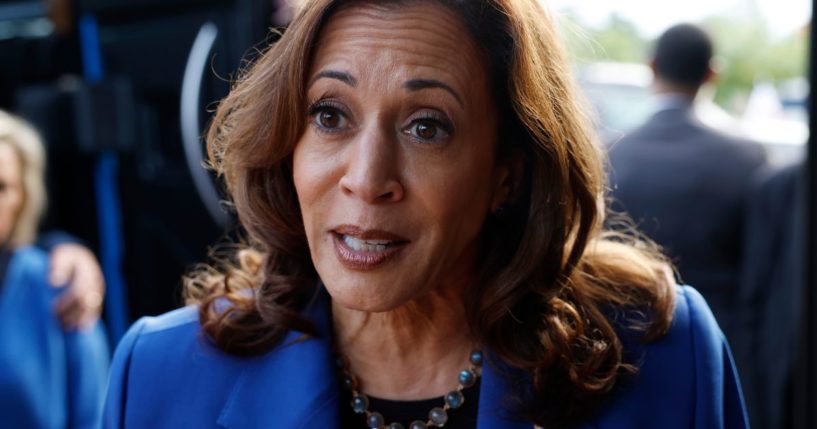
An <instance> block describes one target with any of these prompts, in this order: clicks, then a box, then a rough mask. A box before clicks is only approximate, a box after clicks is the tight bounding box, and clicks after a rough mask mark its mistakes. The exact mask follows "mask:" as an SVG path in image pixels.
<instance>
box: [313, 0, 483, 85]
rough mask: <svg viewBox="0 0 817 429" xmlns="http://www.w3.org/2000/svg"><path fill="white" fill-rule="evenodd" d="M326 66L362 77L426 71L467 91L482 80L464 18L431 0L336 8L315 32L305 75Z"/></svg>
mask: <svg viewBox="0 0 817 429" xmlns="http://www.w3.org/2000/svg"><path fill="white" fill-rule="evenodd" d="M327 68H329V69H337V70H343V71H348V72H350V73H352V74H353V75H355V76H358V77H359V78H360V79H362V80H367V78H371V77H375V78H377V79H378V80H380V79H383V78H386V79H394V80H402V79H407V78H411V77H414V78H416V77H418V76H417V75H418V74H419V75H428V76H427V77H435V78H440V79H443V80H444V81H445V82H446V83H449V84H450V85H452V86H456V87H458V89H460V90H461V91H464V92H466V93H467V90H468V89H470V88H473V86H474V85H485V84H486V82H487V78H486V74H487V73H486V67H485V63H484V60H483V58H482V54H481V51H480V49H479V47H478V46H477V44H476V42H475V41H474V40H473V38H472V37H471V35H470V34H469V32H468V30H467V29H466V27H465V24H464V23H463V22H462V21H461V20H460V18H459V17H458V16H457V15H456V14H455V13H454V12H453V11H451V10H449V9H448V8H446V7H443V6H441V5H437V4H434V3H431V2H412V3H408V4H404V5H399V6H398V5H385V6H384V5H377V4H370V3H364V4H358V5H352V6H349V7H344V8H342V9H341V10H339V11H337V12H336V13H335V14H334V15H333V16H332V17H331V18H330V19H329V21H328V22H327V23H326V25H325V27H324V28H323V30H322V31H321V34H320V36H319V38H318V44H317V49H316V51H315V54H314V57H313V61H312V68H311V71H310V77H311V76H312V75H314V74H315V73H317V72H319V71H320V70H323V69H327Z"/></svg>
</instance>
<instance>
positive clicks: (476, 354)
mask: <svg viewBox="0 0 817 429" xmlns="http://www.w3.org/2000/svg"><path fill="white" fill-rule="evenodd" d="M469 359H470V360H471V363H472V364H474V366H482V352H481V351H479V350H474V351H472V352H471V357H470V358H469Z"/></svg>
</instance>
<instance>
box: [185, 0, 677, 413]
mask: <svg viewBox="0 0 817 429" xmlns="http://www.w3.org/2000/svg"><path fill="white" fill-rule="evenodd" d="M365 1H366V0H347V1H343V0H308V1H305V2H304V4H303V5H302V7H301V9H300V11H299V12H298V13H297V15H296V17H295V18H294V20H293V21H292V23H291V25H290V26H289V28H288V29H287V30H286V32H285V33H284V34H283V36H282V37H281V39H280V40H279V41H278V42H277V43H275V44H274V45H272V46H271V47H270V48H269V49H268V50H267V51H266V53H265V54H264V55H263V56H261V57H260V58H259V59H258V60H257V61H256V62H255V63H254V64H253V65H252V66H250V67H249V68H248V69H247V70H246V71H245V73H243V74H242V76H241V77H240V78H239V79H238V80H237V82H236V83H235V85H234V87H233V89H232V91H231V92H230V94H229V95H228V96H227V97H226V98H225V99H224V100H223V101H222V102H221V104H220V105H219V107H218V110H217V112H216V114H215V117H214V119H213V122H212V125H211V127H210V129H209V131H208V134H207V142H208V150H209V155H210V162H211V164H212V167H213V168H214V169H215V170H216V171H217V172H218V173H219V174H220V175H221V176H222V177H223V178H224V180H225V182H226V185H227V188H228V190H229V193H230V195H231V196H232V203H233V204H234V207H235V210H236V212H237V215H238V217H239V220H240V222H241V224H242V225H243V227H244V228H245V230H246V232H247V236H248V237H247V238H248V245H247V246H246V247H245V248H243V249H240V250H238V251H235V252H234V253H233V254H234V255H235V257H233V258H231V259H230V262H226V263H222V264H219V265H218V266H216V267H209V268H207V267H205V268H202V269H199V270H198V271H196V272H194V273H193V274H191V275H190V276H189V277H188V278H187V296H188V302H191V303H192V302H194V303H198V304H199V308H200V318H201V324H202V327H203V329H204V331H205V332H206V333H207V334H209V336H210V337H211V338H212V339H213V341H214V342H215V343H216V344H217V345H218V346H219V347H221V348H222V349H224V350H226V351H227V352H230V353H234V354H239V355H253V354H260V353H264V352H266V351H268V350H270V349H271V348H272V347H274V346H275V345H276V344H277V343H278V342H279V341H280V340H281V339H282V337H283V336H284V334H285V333H286V332H287V331H289V330H293V329H294V330H298V331H301V332H304V333H307V334H314V328H313V327H312V326H311V325H310V323H309V321H308V320H305V319H304V318H303V317H302V316H300V313H299V312H300V310H301V309H302V308H303V306H304V305H305V303H306V301H307V300H308V299H309V297H310V296H311V295H312V294H313V292H314V289H315V285H316V283H317V281H318V275H317V273H316V271H315V268H314V266H313V265H312V262H311V259H310V255H309V249H308V245H307V240H306V236H305V233H304V227H303V220H302V217H301V213H300V209H299V205H298V200H297V195H296V192H295V187H294V185H293V178H292V167H291V165H292V153H293V150H294V147H295V144H296V142H297V141H298V139H299V137H300V136H301V134H302V133H303V130H304V129H305V126H306V114H305V113H304V112H305V104H306V102H305V99H304V98H305V81H306V73H307V72H308V70H309V65H310V59H311V57H312V53H313V50H314V47H315V44H316V40H317V38H318V36H319V34H320V31H321V28H322V26H323V24H324V23H326V22H327V20H328V19H331V17H332V14H333V13H335V12H336V11H337V10H338V9H339V8H341V7H346V6H347V5H350V4H359V3H361V2H365ZM368 1H370V2H371V0H368ZM410 1H411V0H398V1H395V0H391V1H377V2H372V3H376V4H377V5H379V6H381V7H383V6H384V5H390V6H393V7H401V6H403V5H404V4H406V3H409V2H410ZM416 1H419V0H416ZM425 1H431V0H425ZM434 1H435V2H436V3H439V4H441V5H443V6H445V7H447V8H449V9H450V10H452V11H454V12H455V13H456V14H457V15H458V16H459V17H461V19H462V21H463V22H464V23H465V25H466V27H467V28H468V29H469V31H470V33H471V35H472V36H473V37H474V39H475V40H476V41H477V42H478V45H479V46H480V47H481V48H482V50H483V55H484V58H485V63H486V66H487V68H488V71H489V76H490V79H491V84H492V92H493V94H492V95H493V98H494V102H495V103H496V105H497V106H498V111H499V112H500V127H499V138H498V145H499V146H498V151H499V154H500V156H502V155H503V154H512V153H515V154H517V155H521V159H523V160H524V163H525V165H524V177H523V180H522V185H521V187H520V188H521V189H520V190H519V198H518V199H517V200H516V201H515V203H514V204H513V206H512V207H511V208H510V209H509V210H508V213H507V214H506V215H504V216H503V217H502V218H499V219H497V218H493V217H491V218H489V219H488V220H487V221H486V223H485V225H484V227H483V232H482V234H483V238H484V239H483V240H482V243H483V249H482V252H481V256H480V258H481V260H480V261H479V264H478V265H477V266H479V267H481V268H480V270H481V272H480V273H479V274H480V275H479V276H478V277H477V278H480V279H483V281H482V282H480V283H478V284H474V285H472V286H471V288H472V289H473V290H472V291H470V293H468V294H466V295H467V296H468V298H467V299H468V302H466V303H465V304H466V308H467V310H466V311H467V315H468V318H469V323H470V327H471V329H472V331H473V333H474V335H476V338H477V339H478V340H479V341H481V343H482V344H483V345H484V346H485V347H487V348H488V349H490V350H491V352H492V353H493V354H494V355H495V356H497V357H498V358H499V359H501V360H502V362H503V363H505V364H507V365H508V366H510V367H512V368H516V369H517V370H521V371H523V373H524V374H527V376H529V377H530V378H531V380H532V383H531V385H532V387H531V389H530V392H524V393H520V398H519V399H520V403H521V405H522V409H521V410H520V412H521V413H523V414H524V415H526V416H528V417H529V418H530V419H531V420H532V421H533V422H534V423H536V424H538V425H540V426H544V427H559V426H563V425H567V424H570V423H572V422H576V421H577V420H579V419H581V418H586V417H587V413H588V412H589V411H590V410H591V409H593V408H596V407H598V406H599V405H600V404H602V403H603V401H604V399H605V398H606V397H609V392H610V391H611V390H612V389H613V387H614V385H615V383H616V381H617V380H618V379H619V378H620V376H622V375H623V374H627V373H634V372H635V365H634V364H633V363H632V362H628V361H627V360H626V359H625V352H624V347H623V345H622V340H621V338H620V335H621V333H622V332H621V331H622V330H627V331H628V332H635V333H637V334H638V336H639V337H640V338H641V339H642V340H643V341H652V340H654V339H656V338H658V337H660V336H661V335H663V334H664V333H665V332H666V331H667V330H668V329H669V326H670V323H671V318H672V311H673V308H674V291H673V287H672V286H673V280H672V274H671V269H670V266H669V264H668V263H667V262H666V260H665V259H664V258H663V257H662V256H661V255H660V253H658V252H657V251H656V249H655V248H654V247H653V246H652V245H650V244H649V243H647V242H645V241H639V240H636V239H629V238H626V237H624V236H622V235H614V234H612V233H609V232H605V231H603V230H602V227H601V226H602V224H603V220H604V213H605V205H604V199H603V195H604V191H605V175H604V169H603V167H604V166H603V159H604V157H603V156H602V153H601V151H600V148H599V146H598V145H597V144H596V142H595V139H594V135H593V131H592V127H591V124H590V121H589V119H588V117H587V116H586V115H585V113H584V109H583V103H582V102H581V101H580V98H579V97H578V95H577V94H576V92H575V89H574V82H573V80H572V77H571V71H570V67H569V64H568V63H567V61H566V60H565V56H564V53H563V52H562V48H561V44H560V43H559V40H558V37H557V35H556V30H555V28H554V23H553V21H552V19H551V17H550V16H549V14H548V12H547V11H546V10H545V9H544V8H543V7H542V6H541V5H540V4H539V2H538V1H536V0H479V1H476V0H434ZM225 300H226V301H227V302H228V303H229V304H230V305H223V304H224V302H225ZM613 319H615V320H616V321H615V323H613V322H612V320H613Z"/></svg>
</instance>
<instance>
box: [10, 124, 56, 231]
mask: <svg viewBox="0 0 817 429" xmlns="http://www.w3.org/2000/svg"><path fill="white" fill-rule="evenodd" d="M0 144H8V145H9V146H11V148H12V149H13V150H14V153H16V154H17V157H18V159H19V160H20V170H21V174H22V185H23V207H22V209H21V210H20V214H19V215H18V216H17V219H15V221H14V226H13V227H12V229H11V235H10V236H9V239H8V243H9V244H10V245H11V246H12V247H18V246H22V245H26V244H31V243H33V242H34V240H35V239H36V238H37V227H38V226H39V223H40V220H41V219H42V217H43V215H44V214H45V208H46V200H47V198H46V191H45V147H44V146H43V142H42V139H41V138H40V135H39V133H37V131H36V130H35V129H34V128H33V127H32V126H31V125H29V124H28V123H27V122H25V121H24V120H22V119H20V118H18V117H16V116H14V115H11V114H9V113H7V112H4V111H0Z"/></svg>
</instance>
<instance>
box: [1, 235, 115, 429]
mask: <svg viewBox="0 0 817 429" xmlns="http://www.w3.org/2000/svg"><path fill="white" fill-rule="evenodd" d="M47 273H48V256H47V255H46V254H45V253H44V252H42V251H41V250H38V249H34V248H20V249H16V250H15V251H14V253H13V254H12V257H11V261H10V263H9V266H8V271H7V272H6V278H5V281H4V282H3V289H2V290H0V422H1V423H0V426H2V427H3V428H9V429H12V428H20V429H58V428H59V429H65V428H88V429H91V428H97V427H99V424H100V422H101V419H102V404H103V400H104V392H105V382H106V380H107V374H108V363H109V356H110V355H109V351H108V343H107V340H106V339H105V335H104V332H103V331H102V328H101V327H100V326H96V327H95V328H94V329H92V330H90V331H82V332H64V331H63V330H62V327H61V326H60V323H59V321H58V320H57V319H56V317H55V315H54V312H53V301H54V298H55V297H56V296H57V294H58V293H59V291H58V290H57V289H54V288H52V287H50V286H49V285H48V284H47V283H46V275H47Z"/></svg>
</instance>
